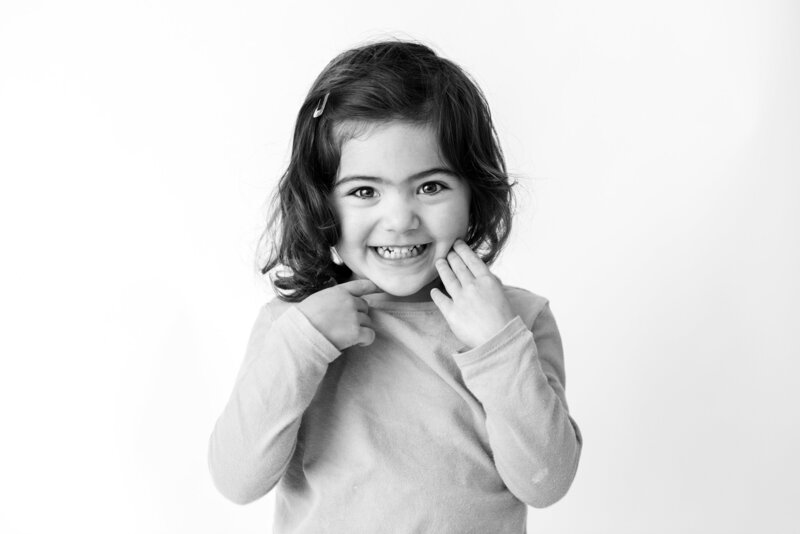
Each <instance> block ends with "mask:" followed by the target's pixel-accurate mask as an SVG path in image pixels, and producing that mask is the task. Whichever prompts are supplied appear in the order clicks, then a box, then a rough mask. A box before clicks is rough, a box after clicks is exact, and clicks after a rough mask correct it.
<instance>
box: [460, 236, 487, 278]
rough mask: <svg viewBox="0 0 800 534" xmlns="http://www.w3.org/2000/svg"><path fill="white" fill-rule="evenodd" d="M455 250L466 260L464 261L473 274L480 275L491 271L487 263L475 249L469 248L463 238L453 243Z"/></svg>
mask: <svg viewBox="0 0 800 534" xmlns="http://www.w3.org/2000/svg"><path fill="white" fill-rule="evenodd" d="M453 250H454V251H455V252H456V254H458V255H459V256H460V257H461V259H462V260H464V263H465V264H466V265H467V267H469V270H470V271H472V274H473V275H475V276H478V275H480V274H487V273H489V272H491V271H489V268H488V267H487V266H486V264H485V263H483V260H482V259H480V257H478V255H477V254H475V251H474V250H472V249H471V248H469V246H468V245H467V244H466V243H465V242H464V241H462V240H461V239H456V242H455V243H453Z"/></svg>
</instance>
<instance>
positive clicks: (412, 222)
mask: <svg viewBox="0 0 800 534" xmlns="http://www.w3.org/2000/svg"><path fill="white" fill-rule="evenodd" d="M383 208H384V211H383V213H382V214H381V222H382V225H383V229H384V230H387V231H389V232H395V233H398V234H400V233H404V232H409V231H411V230H416V229H417V228H419V224H420V219H419V213H418V206H417V204H416V202H415V201H414V200H411V199H407V198H402V197H397V198H395V199H392V201H391V202H386V203H385V204H384V206H383Z"/></svg>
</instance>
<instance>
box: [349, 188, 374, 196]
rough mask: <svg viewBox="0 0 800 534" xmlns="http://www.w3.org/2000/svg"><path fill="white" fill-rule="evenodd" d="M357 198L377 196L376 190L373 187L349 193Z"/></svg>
mask: <svg viewBox="0 0 800 534" xmlns="http://www.w3.org/2000/svg"><path fill="white" fill-rule="evenodd" d="M348 194H349V195H352V196H354V197H356V198H372V197H374V196H375V190H374V189H373V188H371V187H366V186H364V187H359V188H357V189H353V190H352V191H350V193H348Z"/></svg>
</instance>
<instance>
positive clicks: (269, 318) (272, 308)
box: [256, 297, 295, 328]
mask: <svg viewBox="0 0 800 534" xmlns="http://www.w3.org/2000/svg"><path fill="white" fill-rule="evenodd" d="M294 304H295V303H294V302H286V301H285V300H281V299H280V298H278V297H273V298H272V299H270V300H268V301H267V302H266V303H265V304H262V305H261V307H260V308H259V309H258V314H257V317H256V326H260V327H262V328H264V327H267V328H268V327H269V326H270V325H271V324H272V323H273V322H275V320H276V319H277V318H278V317H280V316H281V315H283V314H284V313H285V312H286V311H287V310H288V309H289V308H291V307H292V306H294Z"/></svg>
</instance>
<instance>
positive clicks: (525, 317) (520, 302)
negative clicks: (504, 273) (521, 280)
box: [503, 284, 550, 329]
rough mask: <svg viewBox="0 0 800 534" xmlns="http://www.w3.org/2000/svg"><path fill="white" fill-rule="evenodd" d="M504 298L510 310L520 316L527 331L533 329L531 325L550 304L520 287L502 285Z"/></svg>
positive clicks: (541, 297) (543, 298)
mask: <svg viewBox="0 0 800 534" xmlns="http://www.w3.org/2000/svg"><path fill="white" fill-rule="evenodd" d="M503 290H504V291H505V294H506V298H507V299H508V302H509V303H510V304H511V309H512V310H514V312H515V313H516V314H517V315H519V316H520V318H521V319H522V322H523V323H525V326H527V327H528V329H531V328H532V327H533V323H534V322H535V321H536V318H537V317H538V316H539V314H541V313H542V311H543V310H545V309H547V308H548V305H549V303H550V301H549V300H547V299H546V298H545V297H543V296H541V295H537V294H536V293H533V292H532V291H528V290H527V289H523V288H521V287H515V286H507V285H505V284H504V285H503Z"/></svg>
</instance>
